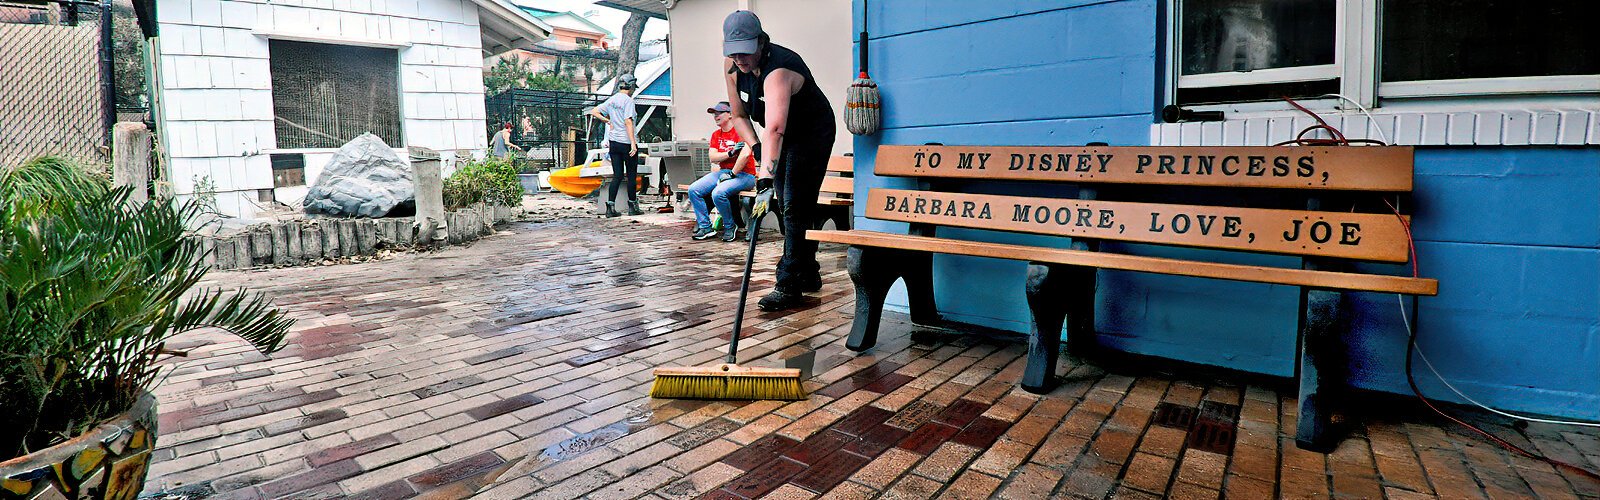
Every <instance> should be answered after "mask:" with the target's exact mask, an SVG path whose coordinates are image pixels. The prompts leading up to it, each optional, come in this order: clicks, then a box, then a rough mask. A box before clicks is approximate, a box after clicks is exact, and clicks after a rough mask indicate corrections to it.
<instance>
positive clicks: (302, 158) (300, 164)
mask: <svg viewBox="0 0 1600 500" xmlns="http://www.w3.org/2000/svg"><path fill="white" fill-rule="evenodd" d="M271 158H272V187H289V186H304V185H306V155H303V154H298V153H295V154H275V155H272V156H271Z"/></svg>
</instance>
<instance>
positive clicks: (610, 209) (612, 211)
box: [606, 201, 622, 217]
mask: <svg viewBox="0 0 1600 500" xmlns="http://www.w3.org/2000/svg"><path fill="white" fill-rule="evenodd" d="M620 215H622V214H619V213H617V204H616V203H615V202H610V201H608V202H606V217H617V216H620Z"/></svg>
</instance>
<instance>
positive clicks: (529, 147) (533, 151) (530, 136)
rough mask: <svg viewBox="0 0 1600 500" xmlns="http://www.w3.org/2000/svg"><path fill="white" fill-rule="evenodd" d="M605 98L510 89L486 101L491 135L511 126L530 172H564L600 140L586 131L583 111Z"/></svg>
mask: <svg viewBox="0 0 1600 500" xmlns="http://www.w3.org/2000/svg"><path fill="white" fill-rule="evenodd" d="M605 100H606V96H603V95H599V94H589V93H584V92H561V91H553V90H533V89H511V90H508V91H505V92H501V93H499V94H496V95H494V96H491V97H489V98H488V99H487V100H486V101H485V107H486V108H487V113H486V116H487V117H488V123H487V124H488V129H487V130H486V131H485V134H484V135H489V134H492V133H494V132H495V131H497V130H500V127H501V126H503V125H504V124H506V123H510V124H511V138H512V142H514V143H516V145H518V146H521V147H522V148H523V149H524V150H526V152H525V154H524V156H525V157H526V160H524V161H525V162H527V165H526V167H524V168H527V169H530V170H531V169H552V168H565V167H568V166H571V165H575V164H577V163H578V162H579V161H582V160H583V158H584V155H585V154H586V153H587V152H588V150H589V149H590V148H596V147H600V143H599V136H598V135H595V134H589V133H587V132H586V131H585V127H586V126H587V122H588V120H586V119H585V118H584V117H583V111H584V110H585V109H588V108H590V107H593V106H595V105H597V104H600V103H601V102H602V101H605Z"/></svg>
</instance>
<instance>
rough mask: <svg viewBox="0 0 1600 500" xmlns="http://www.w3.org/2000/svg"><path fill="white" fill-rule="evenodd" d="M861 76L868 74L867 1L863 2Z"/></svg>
mask: <svg viewBox="0 0 1600 500" xmlns="http://www.w3.org/2000/svg"><path fill="white" fill-rule="evenodd" d="M861 74H863V75H865V74H867V0H861Z"/></svg>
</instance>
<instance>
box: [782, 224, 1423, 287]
mask: <svg viewBox="0 0 1600 500" xmlns="http://www.w3.org/2000/svg"><path fill="white" fill-rule="evenodd" d="M806 238H809V239H812V240H816V241H822V242H831V243H844V244H847V245H861V246H871V247H886V248H900V249H906V250H917V251H925V252H935V253H946V254H957V255H971V256H975V257H992V258H998V259H1011V260H1026V261H1039V262H1051V263H1056V264H1068V265H1080V266H1092V267H1098V268H1102V269H1120V270H1124V271H1139V272H1147V273H1158V274H1172V275H1179V276H1196V277H1202V278H1216V279H1225V280H1235V281H1251V282H1260V283H1275V284H1280V285H1292V286H1307V287H1312V288H1324V289H1332V290H1353V291H1369V292H1387V293H1404V294H1409V295H1428V296H1432V295H1438V293H1439V282H1438V280H1434V279H1429V278H1410V277H1401V276H1382V275H1373V274H1357V273H1339V272H1330V271H1311V270H1305V269H1283V268H1276V267H1265V266H1247V265H1239V264H1221V263H1215V262H1198V261H1188V260H1180V259H1168V258H1161V257H1145V256H1139V255H1123V254H1114V253H1105V252H1089V251H1080V250H1066V249H1059V248H1038V247H1029V246H1024V245H1010V244H1000V243H982V242H972V241H963V240H955V239H949V238H931V237H924V236H908V235H901V234H889V233H880V232H876V231H862V230H854V231H823V230H813V231H807V232H806Z"/></svg>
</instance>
